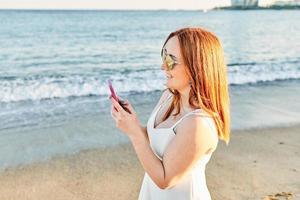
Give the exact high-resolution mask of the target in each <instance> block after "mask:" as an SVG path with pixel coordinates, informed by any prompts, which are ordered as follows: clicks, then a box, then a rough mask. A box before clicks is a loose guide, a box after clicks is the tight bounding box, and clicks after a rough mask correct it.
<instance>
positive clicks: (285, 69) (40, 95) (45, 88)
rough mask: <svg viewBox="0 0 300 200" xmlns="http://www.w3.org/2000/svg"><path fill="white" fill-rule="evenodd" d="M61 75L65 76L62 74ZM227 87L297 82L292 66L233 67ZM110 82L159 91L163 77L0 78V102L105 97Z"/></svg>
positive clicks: (123, 73) (110, 72)
mask: <svg viewBox="0 0 300 200" xmlns="http://www.w3.org/2000/svg"><path fill="white" fill-rule="evenodd" d="M64 73H65V72H64ZM228 78H229V84H230V85H245V84H256V85H257V86H258V87H259V86H260V85H261V84H263V83H266V82H276V81H282V80H295V79H300V70H299V67H296V65H291V64H289V63H287V64H268V65H267V64H259V63H256V64H255V65H253V63H234V64H229V65H228ZM107 79H112V80H113V85H114V87H115V88H116V91H117V92H118V93H119V94H123V93H139V92H151V91H156V90H161V89H163V88H164V83H165V81H166V78H165V75H164V73H163V72H162V71H161V70H158V69H157V68H146V69H136V70H134V69H129V68H128V69H103V70H97V71H93V72H90V73H88V72H86V73H77V74H75V73H73V74H72V73H65V74H59V73H55V74H49V72H48V73H47V74H35V75H33V74H32V75H29V76H23V77H21V76H18V75H5V76H4V75H0V91H1V93H0V102H15V101H25V100H43V99H52V98H67V97H81V96H98V95H100V96H105V95H109V90H108V87H107V83H106V80H107Z"/></svg>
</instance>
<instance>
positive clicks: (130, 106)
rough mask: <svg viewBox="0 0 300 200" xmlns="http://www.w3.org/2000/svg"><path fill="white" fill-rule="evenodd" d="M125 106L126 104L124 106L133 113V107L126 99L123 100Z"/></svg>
mask: <svg viewBox="0 0 300 200" xmlns="http://www.w3.org/2000/svg"><path fill="white" fill-rule="evenodd" d="M125 106H126V108H128V110H129V111H130V112H131V113H135V111H134V109H133V107H132V105H131V103H130V102H129V101H128V99H126V101H125Z"/></svg>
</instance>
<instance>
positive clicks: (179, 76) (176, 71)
mask: <svg viewBox="0 0 300 200" xmlns="http://www.w3.org/2000/svg"><path fill="white" fill-rule="evenodd" d="M164 49H165V50H166V53H167V54H170V55H171V57H172V58H174V60H175V61H176V62H177V63H178V64H175V65H174V68H173V69H172V70H168V67H167V66H166V64H165V62H163V64H162V69H163V70H164V71H165V74H166V82H165V85H166V86H167V87H168V88H171V89H176V90H184V88H186V87H187V86H189V77H188V75H187V73H186V71H185V66H184V63H183V60H182V56H181V53H180V44H179V41H178V38H177V36H173V37H171V38H170V39H169V40H168V42H167V43H166V45H165V46H164Z"/></svg>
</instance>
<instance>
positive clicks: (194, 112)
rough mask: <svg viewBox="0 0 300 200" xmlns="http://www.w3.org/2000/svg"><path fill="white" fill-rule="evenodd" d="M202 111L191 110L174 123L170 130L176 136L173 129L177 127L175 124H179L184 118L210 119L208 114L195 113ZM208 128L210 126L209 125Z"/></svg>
mask: <svg viewBox="0 0 300 200" xmlns="http://www.w3.org/2000/svg"><path fill="white" fill-rule="evenodd" d="M201 110H202V109H196V110H193V111H191V112H189V113H187V114H185V115H184V116H183V117H181V118H180V119H179V120H178V121H177V122H175V124H174V125H173V126H172V127H171V129H172V130H173V131H174V133H175V134H176V132H175V130H174V129H175V128H176V126H177V124H179V123H180V122H181V121H182V120H183V119H184V118H186V117H188V116H189V115H193V114H194V115H199V116H203V117H211V116H210V115H208V114H205V113H201V112H197V111H201ZM209 126H210V125H209ZM210 127H211V126H210Z"/></svg>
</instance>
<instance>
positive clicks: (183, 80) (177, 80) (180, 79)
mask: <svg viewBox="0 0 300 200" xmlns="http://www.w3.org/2000/svg"><path fill="white" fill-rule="evenodd" d="M172 76H173V79H171V80H173V81H174V84H176V85H186V84H188V82H189V78H188V76H187V74H186V72H185V71H184V70H176V71H174V72H173V73H172Z"/></svg>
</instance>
